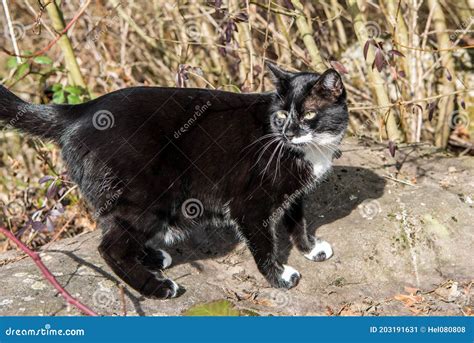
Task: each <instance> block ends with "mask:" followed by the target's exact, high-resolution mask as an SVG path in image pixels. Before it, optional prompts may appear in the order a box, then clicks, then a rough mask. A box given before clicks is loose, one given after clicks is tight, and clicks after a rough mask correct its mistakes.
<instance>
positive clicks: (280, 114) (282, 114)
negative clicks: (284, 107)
mask: <svg viewBox="0 0 474 343" xmlns="http://www.w3.org/2000/svg"><path fill="white" fill-rule="evenodd" d="M276 117H277V118H278V119H281V120H284V119H286V117H287V113H286V111H278V112H277V113H276Z"/></svg>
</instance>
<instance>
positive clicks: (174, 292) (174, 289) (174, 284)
mask: <svg viewBox="0 0 474 343" xmlns="http://www.w3.org/2000/svg"><path fill="white" fill-rule="evenodd" d="M170 281H171V286H172V288H173V293H172V294H171V295H170V298H175V297H176V296H177V295H178V290H179V286H178V284H177V283H176V282H174V281H173V280H170Z"/></svg>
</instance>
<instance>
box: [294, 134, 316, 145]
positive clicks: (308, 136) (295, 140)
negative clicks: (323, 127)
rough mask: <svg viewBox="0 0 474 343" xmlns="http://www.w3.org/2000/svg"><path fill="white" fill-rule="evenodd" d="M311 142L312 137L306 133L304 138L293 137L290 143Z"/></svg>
mask: <svg viewBox="0 0 474 343" xmlns="http://www.w3.org/2000/svg"><path fill="white" fill-rule="evenodd" d="M312 140H313V136H312V135H311V134H310V133H308V134H306V135H304V136H299V137H295V138H293V139H292V140H291V141H290V142H291V143H293V144H306V143H309V142H311V141H312Z"/></svg>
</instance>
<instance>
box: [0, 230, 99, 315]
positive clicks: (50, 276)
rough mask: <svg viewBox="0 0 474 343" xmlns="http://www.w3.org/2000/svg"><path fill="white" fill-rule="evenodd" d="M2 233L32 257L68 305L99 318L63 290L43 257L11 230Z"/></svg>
mask: <svg viewBox="0 0 474 343" xmlns="http://www.w3.org/2000/svg"><path fill="white" fill-rule="evenodd" d="M0 232H1V233H3V234H4V235H5V236H7V238H8V239H9V240H11V241H12V242H13V243H15V244H16V245H17V246H18V247H19V248H20V249H21V250H23V251H24V252H25V253H26V254H27V255H28V256H30V257H31V259H32V260H33V261H34V262H35V263H36V265H37V266H38V268H39V269H40V270H41V272H42V273H43V275H44V277H45V279H46V280H48V281H49V283H51V284H52V285H53V287H54V288H56V289H57V291H58V292H59V293H61V295H62V296H63V297H64V299H66V301H67V302H68V303H70V304H71V305H73V306H74V307H76V308H77V309H78V310H79V311H81V312H82V313H84V314H85V315H88V316H98V314H97V313H96V312H94V311H93V310H91V309H90V308H89V307H87V306H86V305H84V304H82V303H81V302H80V301H79V300H77V299H76V298H74V297H73V296H72V295H71V294H69V293H68V291H66V290H65V289H64V288H63V286H61V285H60V284H59V282H58V280H56V278H55V277H54V275H53V274H52V273H51V272H50V271H49V269H48V268H47V267H46V266H45V265H44V263H43V261H42V260H41V257H40V256H39V255H38V254H37V253H36V252H34V251H33V250H31V249H30V248H28V247H27V246H26V245H25V244H23V243H22V242H21V241H20V240H19V239H18V238H16V237H15V235H14V234H13V233H12V232H11V231H10V230H7V229H5V228H4V227H1V226H0Z"/></svg>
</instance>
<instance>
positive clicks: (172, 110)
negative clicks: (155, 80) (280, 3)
mask: <svg viewBox="0 0 474 343" xmlns="http://www.w3.org/2000/svg"><path fill="white" fill-rule="evenodd" d="M269 68H270V70H271V72H272V74H273V77H274V83H275V86H276V92H270V93H262V94H236V93H229V92H223V91H217V90H207V89H180V88H151V87H150V88H148V87H137V88H128V89H123V90H120V91H116V92H113V93H110V94H107V95H104V96H102V97H100V98H98V99H95V100H93V101H90V102H87V103H84V104H80V105H34V104H29V103H26V102H24V101H22V100H21V99H19V98H18V97H16V96H15V95H13V94H12V93H10V92H9V91H8V90H6V89H5V88H4V87H0V119H1V120H2V121H3V122H4V123H6V124H7V126H8V125H9V126H11V127H16V128H18V129H20V130H24V131H26V132H29V133H31V134H35V135H38V136H40V137H43V138H47V139H52V140H54V141H55V142H56V143H57V144H59V146H60V147H61V149H62V156H63V158H64V160H65V162H66V165H67V168H68V172H69V175H70V177H71V178H72V179H73V180H74V181H75V182H76V183H77V184H78V185H79V187H80V189H81V191H82V193H83V195H84V197H85V198H86V199H87V201H88V202H89V203H90V205H91V206H92V208H93V209H94V211H95V212H94V213H95V216H96V217H97V221H98V223H99V225H100V227H101V228H102V229H103V238H102V242H101V244H100V246H99V251H100V253H101V255H102V256H103V258H104V259H105V261H106V262H107V263H108V264H109V266H110V267H111V268H112V269H113V270H114V272H115V273H116V274H117V275H118V276H119V277H121V278H122V279H123V280H124V281H125V282H126V283H128V284H129V285H130V286H132V287H133V288H135V289H136V290H138V291H139V292H141V293H142V294H143V295H145V296H149V297H156V298H168V297H174V296H176V295H177V293H178V289H179V287H178V285H177V284H176V283H175V282H173V281H172V280H170V279H167V278H166V277H164V276H163V273H162V270H163V269H164V268H166V267H169V266H170V265H171V257H170V255H169V254H168V253H167V252H166V251H165V250H164V249H165V248H166V247H167V246H170V245H172V244H173V243H175V242H177V241H180V240H182V239H185V238H186V237H187V236H189V235H190V233H191V231H192V230H193V229H195V228H197V227H203V226H206V225H211V226H212V227H215V228H218V229H226V228H232V229H235V230H236V231H237V233H238V234H239V235H240V236H241V237H242V238H243V239H245V241H246V242H247V244H248V247H249V249H250V250H251V252H252V254H253V256H254V258H255V262H256V263H257V266H258V268H259V270H260V271H261V273H262V274H263V275H264V276H265V277H266V279H267V280H268V281H269V282H270V284H272V285H273V286H275V287H284V288H291V287H293V286H295V285H296V284H297V283H298V281H299V279H300V274H299V273H298V272H297V271H296V270H295V269H293V268H292V267H289V266H286V265H283V264H281V263H280V262H279V261H278V260H277V257H276V256H277V254H276V251H277V246H276V239H275V238H276V235H277V232H276V228H277V224H278V223H279V221H280V220H283V223H284V226H285V227H286V228H287V229H288V230H289V232H290V233H291V237H292V239H293V241H294V243H295V245H296V246H297V248H298V249H299V250H300V251H301V252H302V253H304V254H305V256H306V257H307V258H309V259H311V260H315V261H321V260H325V259H327V258H329V257H330V256H331V255H332V249H331V246H330V245H329V244H328V243H327V242H324V241H321V240H319V239H317V238H315V237H312V236H309V235H308V233H307V232H306V223H305V220H304V216H303V202H302V199H303V197H304V195H305V194H307V193H308V192H309V191H310V190H312V189H313V188H314V187H315V185H316V183H317V181H318V180H320V179H321V178H322V177H323V175H324V174H325V173H326V172H327V171H328V170H329V169H330V168H331V161H332V158H333V155H334V153H335V152H336V151H337V147H338V144H339V143H340V141H341V139H342V137H343V134H344V132H345V129H346V126H347V122H348V113H347V107H346V92H345V90H344V86H343V84H342V81H341V78H340V76H339V74H338V73H337V72H336V71H334V70H332V69H329V70H327V71H326V72H325V73H323V74H322V75H319V74H316V73H309V72H305V73H292V72H288V71H284V70H282V69H279V68H278V67H277V66H274V65H269Z"/></svg>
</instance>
